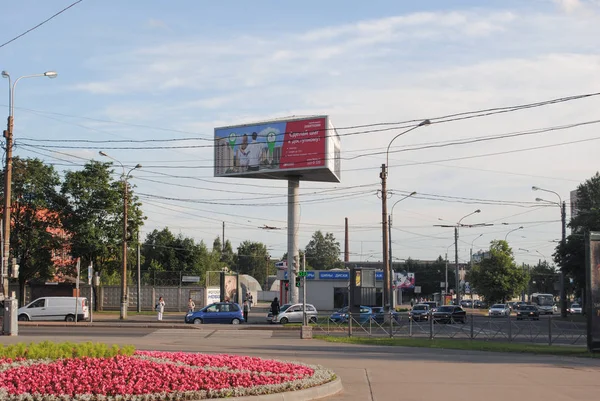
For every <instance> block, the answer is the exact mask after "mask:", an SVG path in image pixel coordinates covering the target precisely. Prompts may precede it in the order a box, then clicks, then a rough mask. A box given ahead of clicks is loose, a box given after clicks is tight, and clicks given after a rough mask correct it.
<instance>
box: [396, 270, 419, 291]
mask: <svg viewBox="0 0 600 401" xmlns="http://www.w3.org/2000/svg"><path fill="white" fill-rule="evenodd" d="M392 284H393V286H394V288H400V289H403V290H407V289H413V288H415V273H398V272H394V282H393V283H392Z"/></svg>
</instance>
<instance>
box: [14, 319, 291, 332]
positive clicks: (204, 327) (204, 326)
mask: <svg viewBox="0 0 600 401" xmlns="http://www.w3.org/2000/svg"><path fill="white" fill-rule="evenodd" d="M19 326H20V327H72V328H77V327H132V328H144V329H147V328H152V329H189V330H211V331H212V330H261V331H263V330H267V331H300V326H297V327H291V326H290V327H286V326H278V325H272V326H266V325H252V324H250V325H245V324H244V325H223V324H209V325H207V324H185V323H158V322H156V323H151V322H127V323H124V322H106V321H105V322H91V323H90V322H79V323H66V322H47V321H46V322H31V321H30V322H19Z"/></svg>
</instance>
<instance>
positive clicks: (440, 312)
mask: <svg viewBox="0 0 600 401" xmlns="http://www.w3.org/2000/svg"><path fill="white" fill-rule="evenodd" d="M431 316H432V317H431V318H432V319H433V322H434V323H453V322H460V323H463V324H464V323H466V322H467V312H466V311H465V310H464V309H463V308H462V307H460V306H456V305H443V306H440V307H438V308H437V309H436V310H435V311H434V312H433V313H432V315H431Z"/></svg>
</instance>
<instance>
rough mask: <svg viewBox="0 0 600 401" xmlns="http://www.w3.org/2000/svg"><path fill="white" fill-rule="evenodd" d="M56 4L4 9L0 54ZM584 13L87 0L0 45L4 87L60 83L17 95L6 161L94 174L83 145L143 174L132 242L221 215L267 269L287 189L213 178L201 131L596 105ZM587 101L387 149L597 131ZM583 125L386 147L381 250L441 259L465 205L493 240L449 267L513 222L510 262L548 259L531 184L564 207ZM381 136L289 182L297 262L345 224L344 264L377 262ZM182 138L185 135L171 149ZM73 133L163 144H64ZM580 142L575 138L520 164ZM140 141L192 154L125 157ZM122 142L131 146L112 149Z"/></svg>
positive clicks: (211, 233) (531, 4)
mask: <svg viewBox="0 0 600 401" xmlns="http://www.w3.org/2000/svg"><path fill="white" fill-rule="evenodd" d="M68 4H70V2H69V1H52V2H33V1H21V2H17V1H9V2H7V4H5V5H3V10H2V13H1V14H0V24H1V26H3V27H4V28H3V29H2V33H1V34H0V43H2V42H4V41H6V40H9V39H10V38H12V37H13V36H16V35H18V34H19V33H21V32H23V31H25V30H27V29H29V28H30V27H32V26H33V25H35V24H37V23H38V22H40V21H42V20H44V19H45V18H47V17H49V16H50V15H52V14H53V13H55V12H56V11H58V10H60V9H61V8H62V7H65V6H67V5H68ZM599 13H600V6H599V3H598V1H595V0H589V1H584V0H560V1H559V0H556V1H553V0H531V1H486V2H481V1H453V2H448V1H425V2H400V1H378V2H363V1H328V2H317V1H304V2H293V3H292V2H285V4H282V2H275V1H262V2H253V3H252V4H251V3H250V2H242V1H225V2H208V1H177V2H159V1H150V0H145V1H141V0H138V1H127V2H122V1H114V0H113V1H99V0H84V1H83V2H82V3H80V4H78V5H76V6H75V7H73V8H71V9H70V10H68V11H66V12H65V13H64V14H62V15H60V16H58V17H57V18H55V19H53V20H52V21H50V22H48V23H47V24H45V25H43V26H42V27H40V28H38V29H37V30H35V31H33V32H31V33H29V34H27V35H25V36H24V37H22V38H20V39H18V40H16V41H15V42H13V43H10V44H8V45H6V46H4V47H2V48H0V69H2V70H7V71H9V72H10V73H11V75H12V76H13V77H18V76H21V75H26V74H32V73H39V72H44V71H47V70H56V71H58V73H59V76H58V78H57V79H54V80H49V79H41V78H35V79H28V80H23V81H21V82H19V86H18V88H17V95H16V102H15V104H16V107H17V109H16V112H15V140H16V143H17V148H16V154H17V155H19V156H23V157H40V158H42V159H43V160H45V161H47V162H48V163H53V164H55V165H56V168H57V169H58V170H59V171H63V170H65V169H72V168H80V166H81V164H82V163H85V160H89V159H96V160H98V159H99V156H98V150H103V151H105V152H107V153H109V154H110V155H111V156H113V157H115V158H117V159H118V160H120V161H121V162H123V163H124V164H126V165H131V166H133V165H135V164H136V163H141V164H142V165H143V166H144V167H143V169H142V170H140V171H139V172H136V174H135V175H134V178H133V179H132V183H133V182H135V185H136V186H137V187H136V189H135V190H136V191H137V192H138V193H140V194H144V195H143V197H142V201H143V202H144V211H145V213H146V214H147V215H148V217H149V218H148V221H147V224H146V227H145V231H146V232H148V231H151V230H153V229H161V228H163V227H165V226H168V227H169V228H170V229H171V230H173V231H174V232H175V233H182V234H184V235H186V236H191V237H194V238H196V239H197V240H204V241H205V242H206V243H207V244H209V245H210V244H211V243H212V240H213V239H214V238H215V237H216V236H218V235H220V233H221V222H222V221H225V223H226V234H225V236H226V238H227V239H230V240H231V241H232V243H233V245H234V246H237V244H239V243H240V242H241V241H243V240H258V241H262V242H264V243H265V244H267V246H268V248H269V249H270V252H271V254H272V255H273V256H281V255H282V254H283V253H284V252H285V251H286V237H285V230H281V231H265V230H262V229H260V228H259V227H263V225H264V224H267V225H269V226H276V227H281V228H284V227H285V225H286V217H287V210H286V206H285V195H286V184H285V182H280V181H269V180H253V179H224V178H221V179H216V178H214V177H213V176H212V172H213V170H212V162H213V154H212V149H210V148H203V147H200V146H202V145H206V143H207V142H206V140H207V139H209V140H210V139H211V138H212V136H213V128H214V127H219V126H227V125H235V124H242V123H249V122H256V121H264V120H268V119H272V118H279V117H285V116H291V115H297V116H298V115H313V114H328V115H330V116H331V121H332V122H333V123H334V124H335V125H336V126H337V127H348V126H353V125H362V124H372V123H379V122H397V121H406V120H420V119H425V118H434V117H437V116H442V115H447V114H452V113H457V112H463V111H471V110H478V109H484V108H489V107H499V106H509V105H516V104H524V103H530V102H536V101H541V100H547V99H552V98H559V97H563V96H570V95H576V94H582V93H590V92H595V91H597V90H598V88H599V87H600V75H599V74H598V67H599V62H600V56H599V55H598V45H597V38H598V37H600V24H598V18H599ZM4 99H6V98H4ZM6 104H7V102H6V101H0V109H3V110H5V111H6V110H7V109H6ZM598 106H599V100H598V99H597V98H596V97H592V98H588V99H583V100H577V101H572V102H568V103H562V104H559V105H553V106H546V107H542V108H536V109H531V110H527V111H520V112H515V113H509V114H502V115H497V116H491V117H486V118H478V119H473V120H466V121H461V122H453V123H445V124H432V125H431V126H428V127H424V128H419V129H418V130H415V131H413V132H411V133H410V134H408V135H406V136H404V137H402V138H399V139H398V140H396V141H394V146H393V147H392V150H400V149H401V148H402V147H406V146H410V145H419V144H432V143H439V142H443V141H453V140H457V139H465V138H476V137H482V136H489V135H498V134H506V133H510V132H516V131H524V130H530V129H537V128H544V127H552V126H558V125H564V124H572V123H580V122H585V121H590V120H595V119H596V118H597V115H596V113H595V110H597V109H598ZM595 127H596V126H595V125H594V124H592V125H589V126H583V127H578V128H573V129H569V130H561V131H555V132H548V133H544V134H539V135H531V136H525V137H515V138H511V139H504V140H499V141H492V142H480V143H474V144H469V145H461V146H450V147H445V148H428V149H424V150H419V151H409V152H404V153H392V154H391V155H390V165H391V167H390V175H389V187H390V188H391V190H393V191H394V196H392V198H391V199H390V205H391V204H393V202H395V201H396V200H398V199H400V198H401V196H402V194H403V193H408V192H411V191H417V192H418V194H419V195H417V196H416V197H414V198H412V199H407V200H405V201H403V202H402V203H401V204H398V205H397V206H396V208H395V209H394V229H393V240H394V245H393V246H394V252H393V253H394V256H395V257H398V258H407V257H412V258H416V259H433V258H435V257H437V256H438V255H440V254H442V255H443V254H444V253H445V252H446V250H447V248H448V246H449V245H450V244H451V243H452V241H453V237H452V232H451V230H448V229H442V228H439V227H434V225H436V224H439V223H440V222H442V223H444V222H446V223H448V222H456V221H458V219H460V218H461V217H462V216H464V215H466V214H468V213H470V212H471V211H472V210H474V209H476V208H481V209H482V213H481V214H479V215H477V216H476V218H469V219H472V220H470V221H471V222H473V223H478V222H486V223H493V224H494V226H491V227H487V228H477V229H475V228H473V229H465V230H462V231H461V242H460V244H459V253H460V255H459V258H460V259H461V260H466V259H468V250H469V248H470V247H471V244H472V242H473V241H475V244H474V245H473V246H474V248H475V249H479V248H484V247H486V246H487V244H488V243H489V241H491V240H492V239H503V238H504V236H505V235H506V234H507V233H508V231H510V230H511V229H513V228H517V227H519V226H521V225H522V226H523V227H524V228H523V229H522V230H518V231H516V232H513V233H511V234H510V238H509V239H510V242H511V245H512V246H513V249H514V250H515V253H516V258H517V260H518V261H519V262H521V261H523V262H535V261H537V259H538V258H540V257H541V256H540V255H544V256H545V257H547V258H549V257H550V255H551V254H552V248H553V246H554V243H553V242H552V241H553V240H555V239H557V238H559V237H560V223H559V222H558V217H559V212H558V208H556V207H542V206H540V205H535V204H534V203H535V198H536V197H539V196H540V193H534V192H532V191H531V186H532V185H537V186H539V187H542V188H547V189H549V190H552V191H556V192H558V193H559V194H560V195H561V196H562V198H564V199H566V200H567V201H568V197H569V191H570V190H572V189H575V188H576V186H577V185H578V183H580V182H582V181H584V180H585V179H587V178H589V177H591V176H592V175H593V174H594V173H595V172H596V170H597V154H596V153H597V152H596V151H595V150H596V149H597V148H598V144H597V141H596V139H595V138H596V135H597V129H596V128H595ZM398 132H399V131H386V132H381V133H372V134H366V133H359V134H358V135H349V136H345V137H343V138H342V152H343V156H344V160H343V162H342V182H341V183H340V184H330V183H302V184H301V196H302V201H301V225H300V229H299V235H300V241H299V244H300V247H301V248H303V247H304V246H305V245H306V243H307V242H308V240H309V238H310V236H311V234H312V233H313V232H314V231H315V230H318V229H321V230H322V231H328V232H333V233H334V235H335V236H336V237H337V239H338V240H339V241H340V243H342V244H343V227H344V217H348V218H349V219H350V240H351V242H350V245H351V254H352V257H351V259H353V260H367V259H368V260H380V259H381V225H380V224H381V222H380V218H381V209H380V200H379V199H378V198H377V193H376V192H377V189H378V188H379V183H380V181H379V178H378V171H377V170H378V169H379V166H380V165H381V163H383V162H384V157H383V156H382V155H381V154H376V155H370V156H365V155H364V154H365V153H373V152H374V153H377V152H381V151H382V150H385V148H386V147H387V145H388V144H389V142H390V140H391V139H392V138H393V137H394V135H396V134H397V133H398ZM183 138H197V139H198V140H195V141H190V140H187V141H177V139H183ZM75 139H85V140H96V141H107V140H112V141H114V140H121V141H122V140H142V139H158V140H171V141H169V142H160V143H158V144H157V143H154V144H152V143H151V144H140V143H110V142H104V143H96V144H90V143H87V144H86V143H82V142H68V141H70V140H75ZM39 140H53V141H54V142H39ZM579 140H589V141H588V142H580V143H573V144H567V145H560V146H554V147H549V148H543V149H530V150H525V151H522V150H523V149H529V148H534V147H539V146H544V145H558V144H560V143H563V142H569V141H579ZM48 145H50V146H58V147H56V148H48V147H44V146H48ZM157 145H158V146H167V147H168V146H189V147H188V148H187V149H186V148H179V149H139V147H140V146H157ZM190 145H191V146H190ZM69 146H75V147H76V148H71V147H69ZM125 146H130V147H133V148H134V149H115V148H119V147H121V148H122V147H125ZM194 146H196V147H194ZM94 147H96V148H94ZM136 148H137V149H136ZM34 152H37V153H34ZM56 152H60V153H56ZM503 152H509V153H503ZM492 153H500V154H495V155H491V154H492ZM484 155H487V156H484ZM357 156H358V157H357ZM474 156H477V157H474ZM459 158H462V160H457V159H459ZM116 173H118V170H117V171H116ZM165 174H168V175H165ZM117 176H118V175H116V177H117ZM332 190H333V191H332ZM544 195H548V200H552V201H554V200H555V199H554V198H553V195H552V194H544ZM160 196H162V197H168V198H171V199H161V198H159V197H160ZM265 198H269V200H268V201H265ZM459 198H460V199H459ZM481 199H483V200H485V201H484V202H483V204H482V201H478V200H481ZM557 199H558V198H556V200H557ZM490 201H494V202H490ZM497 201H502V202H497ZM508 202H510V204H508ZM500 203H502V204H500ZM439 219H442V220H439ZM503 223H506V224H503ZM480 234H483V235H482V236H481V237H479V235H480ZM519 248H521V249H526V250H527V251H524V250H519Z"/></svg>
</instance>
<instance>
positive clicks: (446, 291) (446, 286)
mask: <svg viewBox="0 0 600 401" xmlns="http://www.w3.org/2000/svg"><path fill="white" fill-rule="evenodd" d="M447 294H448V252H446V281H445V282H444V295H447Z"/></svg>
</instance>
